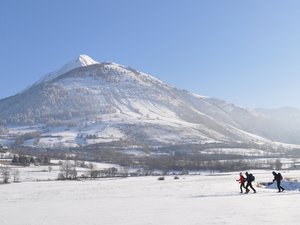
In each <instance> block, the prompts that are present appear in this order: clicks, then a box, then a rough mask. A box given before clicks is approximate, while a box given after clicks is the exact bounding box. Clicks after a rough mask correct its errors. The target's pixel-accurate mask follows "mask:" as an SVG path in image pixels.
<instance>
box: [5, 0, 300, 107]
mask: <svg viewBox="0 0 300 225" xmlns="http://www.w3.org/2000/svg"><path fill="white" fill-rule="evenodd" d="M0 51H1V52H0V78H1V82H0V98H4V97H8V96H11V95H14V94H16V93H18V92H19V91H21V90H23V89H25V88H26V87H27V86H29V85H31V84H33V83H34V82H35V81H37V80H38V79H39V78H40V77H41V76H42V75H44V74H46V73H48V72H51V71H53V70H56V69H58V68H59V67H60V66H62V65H63V64H65V63H67V62H68V61H70V60H72V59H73V58H76V57H77V56H78V55H79V54H87V55H89V56H90V57H92V58H93V59H95V60H96V61H100V62H102V61H114V62H116V63H120V64H123V65H127V66H131V67H133V68H136V69H138V70H140V71H143V72H146V73H149V74H151V75H153V76H155V77H157V78H159V79H161V80H163V81H165V82H167V83H169V84H172V85H174V86H176V87H178V88H181V89H186V90H189V91H192V92H195V93H198V94H201V95H206V96H211V97H216V98H221V99H224V100H226V101H228V102H231V103H235V104H237V105H240V106H245V107H250V108H254V107H267V108H273V107H279V106H292V107H298V108H300V1H298V0H294V1H293V0H287V1H282V0H251V1H246V0H235V1H233V0H150V1H147V0H105V1H104V0H84V1H83V0H51V1H41V0H26V1H25V0H24V1H23V0H19V1H17V0H1V2H0Z"/></svg>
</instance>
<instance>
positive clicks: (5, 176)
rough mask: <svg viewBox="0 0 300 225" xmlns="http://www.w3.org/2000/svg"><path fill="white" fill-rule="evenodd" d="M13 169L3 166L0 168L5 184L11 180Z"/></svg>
mask: <svg viewBox="0 0 300 225" xmlns="http://www.w3.org/2000/svg"><path fill="white" fill-rule="evenodd" d="M10 172H11V169H10V168H9V167H8V166H3V167H1V168H0V175H1V177H2V180H3V183H5V184H7V183H8V182H9V179H10Z"/></svg>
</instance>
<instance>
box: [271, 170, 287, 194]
mask: <svg viewBox="0 0 300 225" xmlns="http://www.w3.org/2000/svg"><path fill="white" fill-rule="evenodd" d="M272 174H273V176H274V179H273V182H274V181H275V180H276V183H277V188H278V192H282V191H284V190H285V189H284V188H283V187H282V186H281V185H280V183H281V180H282V175H281V173H276V172H275V171H273V172H272Z"/></svg>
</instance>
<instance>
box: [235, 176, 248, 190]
mask: <svg viewBox="0 0 300 225" xmlns="http://www.w3.org/2000/svg"><path fill="white" fill-rule="evenodd" d="M236 181H238V182H239V183H240V189H241V193H243V188H245V189H246V187H245V182H246V178H245V177H244V176H243V173H242V172H240V179H238V180H236Z"/></svg>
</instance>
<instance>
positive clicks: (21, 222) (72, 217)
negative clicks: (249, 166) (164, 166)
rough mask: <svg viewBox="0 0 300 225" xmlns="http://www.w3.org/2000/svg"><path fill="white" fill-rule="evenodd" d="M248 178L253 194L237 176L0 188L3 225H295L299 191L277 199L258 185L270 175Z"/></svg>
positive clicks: (289, 175)
mask: <svg viewBox="0 0 300 225" xmlns="http://www.w3.org/2000/svg"><path fill="white" fill-rule="evenodd" d="M250 172H252V173H253V174H254V175H255V177H256V180H255V183H256V184H257V185H256V186H255V188H256V190H257V193H256V194H252V193H251V192H250V193H249V194H240V193H239V184H238V182H236V179H238V172H231V173H215V174H208V173H204V174H203V175H189V176H188V175H185V176H179V179H174V176H166V177H165V179H164V180H158V177H155V176H149V177H128V178H105V179H97V180H79V181H44V182H32V181H31V182H21V183H12V184H7V185H0V189H1V191H0V199H1V200H0V212H1V224H4V225H6V224H9V225H28V224H30V225H41V224H43V225H57V224H59V225H67V224H72V225H82V224H85V225H92V224H93V225H94V224H101V225H108V224H110V225H126V224H128V225H129V224H130V225H141V224H149V225H157V224H172V225H183V224H187V225H196V224H197V225H198V224H199V225H200V224H236V225H239V224H244V223H245V224H272V225H274V224H278V225H279V224H280V225H282V224H284V225H288V224H299V222H300V218H299V216H298V212H299V210H300V205H299V200H300V192H299V189H297V190H288V188H286V189H287V191H285V192H283V193H277V190H276V187H273V189H269V188H264V187H263V186H262V185H258V184H259V183H264V182H270V181H272V179H273V176H272V174H271V171H250ZM282 174H283V176H284V178H286V179H289V180H291V181H292V180H297V179H298V178H299V177H300V176H299V174H300V171H285V172H283V173H282ZM283 185H286V183H285V182H284V183H283ZM298 188H299V187H298Z"/></svg>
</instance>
